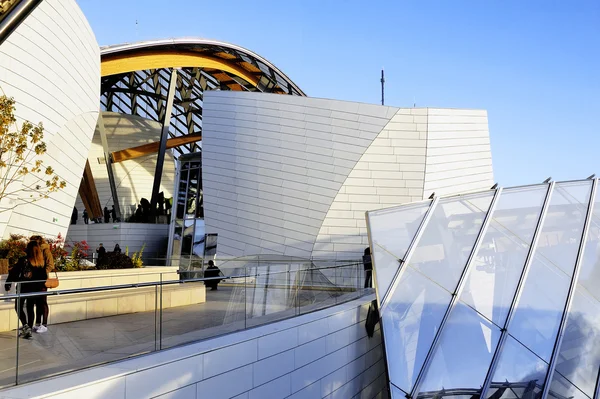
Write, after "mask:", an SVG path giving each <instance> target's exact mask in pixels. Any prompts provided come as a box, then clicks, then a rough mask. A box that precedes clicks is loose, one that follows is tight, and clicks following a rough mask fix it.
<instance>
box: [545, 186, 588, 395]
mask: <svg viewBox="0 0 600 399" xmlns="http://www.w3.org/2000/svg"><path fill="white" fill-rule="evenodd" d="M597 186H598V179H594V182H593V183H592V191H591V194H590V202H589V204H588V207H587V214H586V217H585V221H584V224H583V233H582V237H581V242H580V243H579V250H578V252H577V258H576V259H577V260H576V261H575V269H574V270H573V276H572V277H571V284H570V285H569V291H568V294H567V301H566V303H565V308H564V310H563V314H562V317H561V319H560V324H559V326H558V334H557V336H556V341H555V344H554V348H553V350H552V356H551V357H550V363H549V364H548V372H547V373H546V382H545V383H544V389H543V390H542V398H546V397H548V392H549V391H550V384H551V383H552V377H553V376H554V369H555V368H556V362H557V360H558V354H559V353H560V347H561V345H562V341H563V338H564V335H565V327H566V325H567V319H568V316H569V311H570V310H571V305H572V304H573V296H574V295H575V288H576V287H577V281H578V280H579V271H580V270H581V262H582V259H583V252H584V251H585V244H586V242H587V235H588V231H589V229H590V224H591V221H592V213H593V212H594V201H595V199H596V190H597Z"/></svg>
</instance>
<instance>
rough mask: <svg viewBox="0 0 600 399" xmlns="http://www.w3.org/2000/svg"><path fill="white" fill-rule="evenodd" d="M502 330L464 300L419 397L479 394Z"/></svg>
mask: <svg viewBox="0 0 600 399" xmlns="http://www.w3.org/2000/svg"><path fill="white" fill-rule="evenodd" d="M499 339H500V329H499V328H498V327H497V326H495V325H493V324H492V323H490V322H489V321H488V320H486V319H484V318H483V317H481V316H480V315H479V314H477V312H475V311H474V310H473V309H471V308H469V307H468V306H466V305H463V304H461V303H459V304H457V305H456V307H455V308H454V309H453V310H452V314H451V315H450V317H449V318H448V321H447V322H446V324H445V327H444V330H443V331H442V335H441V338H440V343H439V345H438V347H437V348H436V351H435V353H434V356H433V359H432V361H431V364H430V366H429V369H428V370H427V374H426V376H425V379H424V380H423V384H422V385H421V387H420V393H419V395H418V397H419V398H428V397H433V396H434V395H438V397H444V396H452V397H453V398H454V397H456V395H454V394H452V395H450V394H448V393H447V392H446V391H448V390H454V391H455V392H454V393H456V394H458V393H459V392H460V394H464V395H478V394H479V392H480V389H481V385H482V383H483V381H484V380H485V376H486V373H487V370H488V368H489V365H490V363H491V361H492V357H493V355H494V352H495V351H496V346H497V345H498V340H499Z"/></svg>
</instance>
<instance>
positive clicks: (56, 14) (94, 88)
mask: <svg viewBox="0 0 600 399" xmlns="http://www.w3.org/2000/svg"><path fill="white" fill-rule="evenodd" d="M0 54H1V56H0V87H1V88H2V90H3V91H4V93H5V94H6V95H8V96H9V97H14V98H15V100H16V117H17V122H18V123H20V122H22V121H25V120H29V121H31V122H33V123H38V122H42V123H43V125H44V128H45V136H44V140H45V141H46V144H47V146H48V151H47V153H46V155H45V156H44V160H45V162H46V163H47V164H48V165H51V166H52V167H53V168H54V169H55V171H56V173H57V174H58V175H59V176H60V177H61V178H62V179H64V180H65V181H66V182H67V187H66V188H65V189H64V190H62V191H61V192H59V193H55V194H53V195H52V196H51V197H50V198H48V199H44V200H40V201H38V202H35V203H33V204H26V205H21V206H19V207H17V208H16V209H14V210H9V211H6V212H2V216H1V220H0V232H1V233H2V235H3V236H7V235H9V234H11V233H22V234H30V233H40V234H44V235H48V236H56V235H58V234H59V233H60V234H62V235H63V236H65V235H66V232H67V229H68V227H69V223H70V218H71V213H72V210H73V204H74V203H75V199H76V197H77V192H78V189H79V184H80V182H81V176H82V172H83V168H84V167H85V162H86V159H87V155H88V150H89V148H90V144H91V140H92V136H93V134H94V129H95V126H96V122H97V118H98V111H99V103H100V50H99V48H98V44H97V42H96V38H95V36H94V33H93V32H92V29H91V27H90V25H89V23H88V22H87V20H86V18H85V16H84V15H83V13H82V11H81V10H80V8H79V6H78V5H77V3H76V2H75V0H64V1H59V0H45V1H43V2H41V3H40V5H38V6H37V7H36V8H35V9H34V10H33V11H32V12H31V14H29V15H28V17H27V18H26V19H25V20H24V21H23V22H22V23H21V24H20V25H19V26H18V27H17V29H15V30H14V31H13V32H12V33H11V35H10V36H9V37H8V38H7V39H6V40H5V41H4V42H3V43H2V45H0ZM3 205H4V206H11V204H3Z"/></svg>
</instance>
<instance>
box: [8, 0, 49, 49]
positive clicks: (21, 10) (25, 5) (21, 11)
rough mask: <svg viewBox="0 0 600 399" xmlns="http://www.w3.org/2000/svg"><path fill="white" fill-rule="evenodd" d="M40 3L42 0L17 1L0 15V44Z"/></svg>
mask: <svg viewBox="0 0 600 399" xmlns="http://www.w3.org/2000/svg"><path fill="white" fill-rule="evenodd" d="M41 2H42V0H18V1H17V2H16V4H15V5H13V6H11V7H10V9H9V10H7V12H6V13H5V14H3V15H0V44H2V43H3V42H4V40H6V38H8V36H9V35H10V34H11V33H13V32H14V30H15V29H17V27H18V26H19V25H20V24H21V22H23V21H25V19H26V18H27V16H29V14H31V12H32V11H33V10H35V8H36V7H37V6H38V5H39V4H40V3H41Z"/></svg>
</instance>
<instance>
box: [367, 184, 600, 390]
mask: <svg viewBox="0 0 600 399" xmlns="http://www.w3.org/2000/svg"><path fill="white" fill-rule="evenodd" d="M597 183H598V182H597V180H593V181H590V180H578V181H571V182H561V183H549V184H541V185H529V186H520V187H515V188H512V190H514V189H516V188H527V187H540V188H543V187H546V188H547V192H546V195H545V198H544V202H543V205H542V207H541V211H540V214H539V218H538V220H537V223H536V227H535V232H534V234H533V238H532V242H531V245H530V246H529V248H528V251H527V260H526V262H525V264H524V265H522V270H521V275H520V277H519V283H518V285H517V288H516V290H515V293H514V296H513V299H512V301H511V305H510V308H509V312H508V315H507V317H506V320H505V323H504V325H503V326H502V327H500V326H497V327H498V330H499V332H500V333H501V334H502V338H501V339H500V340H499V343H498V345H497V346H496V350H494V351H493V359H492V361H491V363H490V367H489V369H488V372H487V375H486V378H485V381H481V382H480V385H481V383H483V384H482V385H483V390H482V389H481V386H480V387H475V388H472V387H460V388H458V387H457V388H456V389H454V388H452V389H446V390H442V391H440V390H438V391H434V392H421V393H420V392H419V386H420V385H421V384H422V382H423V378H424V376H425V375H426V374H427V372H428V370H429V368H430V365H431V359H432V358H433V353H434V352H435V351H436V347H437V346H438V344H439V339H440V337H441V336H442V334H443V332H444V330H445V327H446V326H447V320H448V318H449V317H450V315H451V314H452V309H453V308H454V307H455V306H456V305H457V303H460V298H459V295H458V294H460V290H462V288H463V287H464V285H463V284H464V281H465V280H466V278H467V276H468V273H469V268H470V267H472V265H471V263H472V262H473V257H474V255H475V254H476V253H477V252H478V251H479V249H480V246H481V243H482V239H483V237H484V236H485V234H486V232H487V231H488V228H489V224H490V223H489V221H490V220H491V219H493V217H494V211H495V209H494V204H495V202H496V201H497V199H498V198H499V197H500V196H501V195H502V192H501V190H500V189H498V190H496V192H495V193H494V201H493V203H492V204H491V205H490V207H489V208H488V210H487V212H486V222H485V223H483V224H482V225H481V228H480V229H479V232H478V235H477V239H476V241H475V244H474V245H473V248H472V251H471V254H470V257H469V261H468V262H467V263H466V264H465V266H464V268H463V271H462V274H461V277H460V280H459V283H458V285H457V287H456V290H455V291H454V292H450V291H449V292H450V294H452V296H451V300H450V304H449V305H448V307H447V309H446V311H445V313H444V318H443V321H442V322H441V323H440V326H439V329H438V331H436V334H435V339H434V340H433V341H432V344H431V345H430V347H429V350H428V351H427V356H426V358H425V360H424V362H423V365H422V366H421V368H420V370H419V373H418V377H417V379H416V383H415V384H413V386H411V387H410V388H411V389H406V387H404V388H405V389H402V388H403V387H399V386H397V385H394V379H393V377H392V378H391V380H390V383H391V384H392V385H391V389H392V391H396V392H398V389H400V390H401V391H402V392H403V394H404V395H405V396H407V397H417V396H418V397H430V396H431V395H435V396H437V397H443V396H448V397H450V396H461V395H466V394H468V395H469V396H473V395H475V396H478V395H480V394H481V393H483V395H484V396H485V395H487V393H488V391H489V389H490V388H492V389H495V390H496V391H495V392H496V395H495V396H497V397H503V394H500V395H498V391H497V390H498V389H503V390H506V389H510V390H511V392H512V393H511V395H514V396H512V397H522V396H523V395H524V394H525V393H527V394H531V393H533V392H532V389H535V390H537V391H539V392H538V393H539V394H542V395H543V396H544V397H563V396H564V395H561V394H560V393H558V392H555V391H554V388H551V385H552V384H553V382H554V381H555V379H554V378H553V376H555V375H556V374H558V372H557V373H556V374H555V367H556V364H557V362H558V359H559V356H560V350H561V346H562V339H563V337H564V333H565V329H566V325H567V323H568V320H569V316H570V314H571V312H570V310H571V304H572V301H573V296H574V293H575V291H576V288H577V281H578V278H579V271H580V268H581V267H580V265H581V263H582V258H583V256H584V251H585V246H586V242H587V238H588V236H589V235H590V223H591V219H592V217H593V209H594V203H595V201H596V200H595V198H596V197H595V195H596V186H597ZM569 184H570V186H571V187H572V186H580V188H581V187H583V188H585V187H587V185H589V194H586V196H585V204H584V203H583V202H581V201H580V202H579V203H577V202H576V203H567V204H566V206H565V205H561V206H556V207H555V206H553V207H552V210H551V211H550V212H551V213H553V212H556V209H558V211H562V210H563V209H564V210H566V212H569V211H573V210H576V212H578V213H579V214H580V216H583V217H582V218H581V219H580V220H581V225H582V226H579V227H577V229H576V232H575V233H576V234H578V235H579V239H578V240H579V241H577V240H575V239H574V238H573V237H571V238H570V240H571V241H570V245H573V244H574V243H575V244H577V251H576V260H575V261H574V265H572V267H571V266H569V269H570V271H571V274H570V275H568V276H569V283H568V288H567V293H566V299H565V301H564V303H563V304H562V305H561V308H560V309H559V310H560V323H559V325H558V327H557V329H556V330H557V331H556V332H555V335H554V336H552V337H551V338H550V339H551V341H549V343H550V344H551V346H552V356H551V358H550V360H549V361H546V360H542V362H544V363H546V362H547V363H546V365H547V368H546V372H545V373H544V381H542V384H539V383H538V384H536V385H535V387H533V386H532V385H533V384H529V390H528V389H525V388H523V387H522V385H523V384H522V383H520V382H519V383H516V384H512V385H511V386H508V387H507V386H505V385H506V384H505V383H503V384H500V385H499V383H497V382H492V381H491V379H492V377H493V374H494V371H495V369H496V367H498V359H499V356H500V354H501V353H502V350H503V348H504V343H505V342H506V340H507V338H508V337H510V338H511V339H512V340H514V337H512V336H511V335H510V332H509V329H508V326H509V324H510V322H511V320H512V318H513V317H514V311H515V309H516V308H517V306H518V304H519V300H520V297H521V294H522V290H523V285H524V282H525V281H526V279H527V275H528V273H529V266H530V265H531V263H532V261H533V257H534V256H535V255H536V253H538V254H539V253H541V254H542V255H541V256H542V257H544V258H547V255H548V254H549V253H551V252H547V253H546V254H544V253H543V252H542V250H540V251H538V252H536V249H537V243H538V240H539V236H540V232H541V231H542V228H543V227H544V222H545V220H546V216H547V214H548V209H549V205H550V200H551V198H552V194H553V192H554V191H555V186H557V187H558V188H557V191H559V192H562V191H568V190H565V189H563V187H566V188H568V187H569ZM509 190H511V189H506V190H505V191H504V193H507V192H508V191H509ZM499 191H500V192H499ZM580 191H581V190H580ZM585 192H586V193H587V192H588V191H585ZM567 194H568V195H569V193H568V192H567ZM473 195H476V194H469V195H465V196H461V197H463V198H469V197H470V196H473ZM558 195H559V194H557V195H556V196H557V197H558ZM582 198H583V197H582ZM429 202H430V204H429V209H428V210H427V213H426V216H425V217H424V219H423V221H422V223H421V225H420V226H419V229H418V231H417V232H416V234H415V235H414V238H413V240H412V242H411V243H410V245H409V248H408V249H407V251H406V256H404V257H402V255H403V254H402V255H400V256H398V260H399V262H398V266H397V268H398V269H397V271H396V273H395V275H394V278H393V280H392V282H391V284H390V286H391V288H389V290H388V291H387V292H383V293H382V292H377V298H378V302H379V304H380V307H381V315H382V324H383V326H382V331H384V328H383V327H384V326H385V314H386V311H388V307H389V303H390V300H391V299H392V295H393V294H394V293H395V292H396V290H398V289H401V287H402V274H403V272H404V271H405V270H406V269H408V268H410V263H411V257H412V256H413V254H414V251H415V248H416V246H417V245H418V243H419V241H420V240H422V236H423V232H424V229H425V228H426V226H427V225H428V223H429V221H430V218H431V214H432V213H433V210H434V209H435V208H436V206H438V202H439V201H438V200H437V199H436V200H434V201H429ZM411 205H414V204H411ZM569 207H571V208H569ZM554 208H556V209H554ZM402 209H404V206H400V207H395V208H390V209H387V210H386V211H391V210H398V212H401V211H402ZM377 212H381V211H373V212H367V228H368V233H369V240H370V245H371V248H372V249H373V251H374V245H375V244H376V241H377V239H376V235H377V232H374V231H373V230H372V228H371V219H372V218H373V216H376V214H377ZM553 217H554V216H553ZM561 217H566V216H561ZM557 220H562V219H557ZM565 229H567V227H565ZM559 233H564V232H559ZM374 235H375V237H374ZM557 235H560V234H558V233H557ZM562 236H563V237H567V234H562ZM545 238H547V237H545ZM544 245H547V244H544ZM554 249H556V248H554ZM558 249H560V248H558ZM543 251H547V249H543ZM377 268H378V266H377V262H376V261H375V260H374V279H375V281H376V284H375V285H376V287H377V286H378V284H377ZM461 305H466V306H468V307H469V308H470V309H472V310H474V311H475V312H477V314H478V315H479V316H481V317H483V319H488V318H487V317H486V316H485V315H483V314H480V313H479V312H478V310H477V309H475V308H473V307H472V306H470V305H469V304H465V303H461ZM488 321H489V322H492V321H491V320H488ZM596 328H597V329H598V331H600V325H599V326H597V327H596ZM386 338H387V339H386ZM389 338H390V337H387V336H385V335H384V339H386V341H388V340H389ZM511 342H512V341H511ZM516 342H517V343H518V344H519V345H522V344H521V343H519V342H518V341H516ZM386 343H387V342H386ZM388 347H390V345H388ZM523 348H524V349H525V350H526V351H531V350H530V349H528V348H527V347H525V346H523ZM386 352H389V351H388V348H386ZM530 354H532V355H533V356H536V357H538V356H537V355H536V354H535V353H534V352H531V353H530ZM386 355H387V359H388V367H389V362H390V361H392V362H393V361H395V360H396V358H397V355H398V354H397V353H386ZM539 360H541V359H539ZM594 360H596V359H594ZM598 362H600V359H598ZM595 367H596V369H597V368H598V365H596V366H595ZM556 378H560V379H562V380H564V381H562V382H563V383H570V384H572V382H571V381H569V380H568V379H567V378H565V377H564V376H563V375H560V374H558V375H557V377H556ZM565 381H566V382H565ZM572 387H573V388H574V389H575V390H576V391H577V392H575V394H574V395H571V396H577V395H579V396H581V397H590V398H591V397H594V398H595V397H597V396H598V395H597V392H596V393H595V395H593V396H592V395H589V394H584V393H583V392H582V391H580V390H579V388H578V387H576V386H575V385H574V384H572ZM482 391H483V392H482ZM513 391H514V392H513ZM520 391H522V392H520ZM537 391H536V392H537ZM595 391H598V383H597V381H596V385H595ZM467 392H468V393H467ZM579 396H577V397H579Z"/></svg>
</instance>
